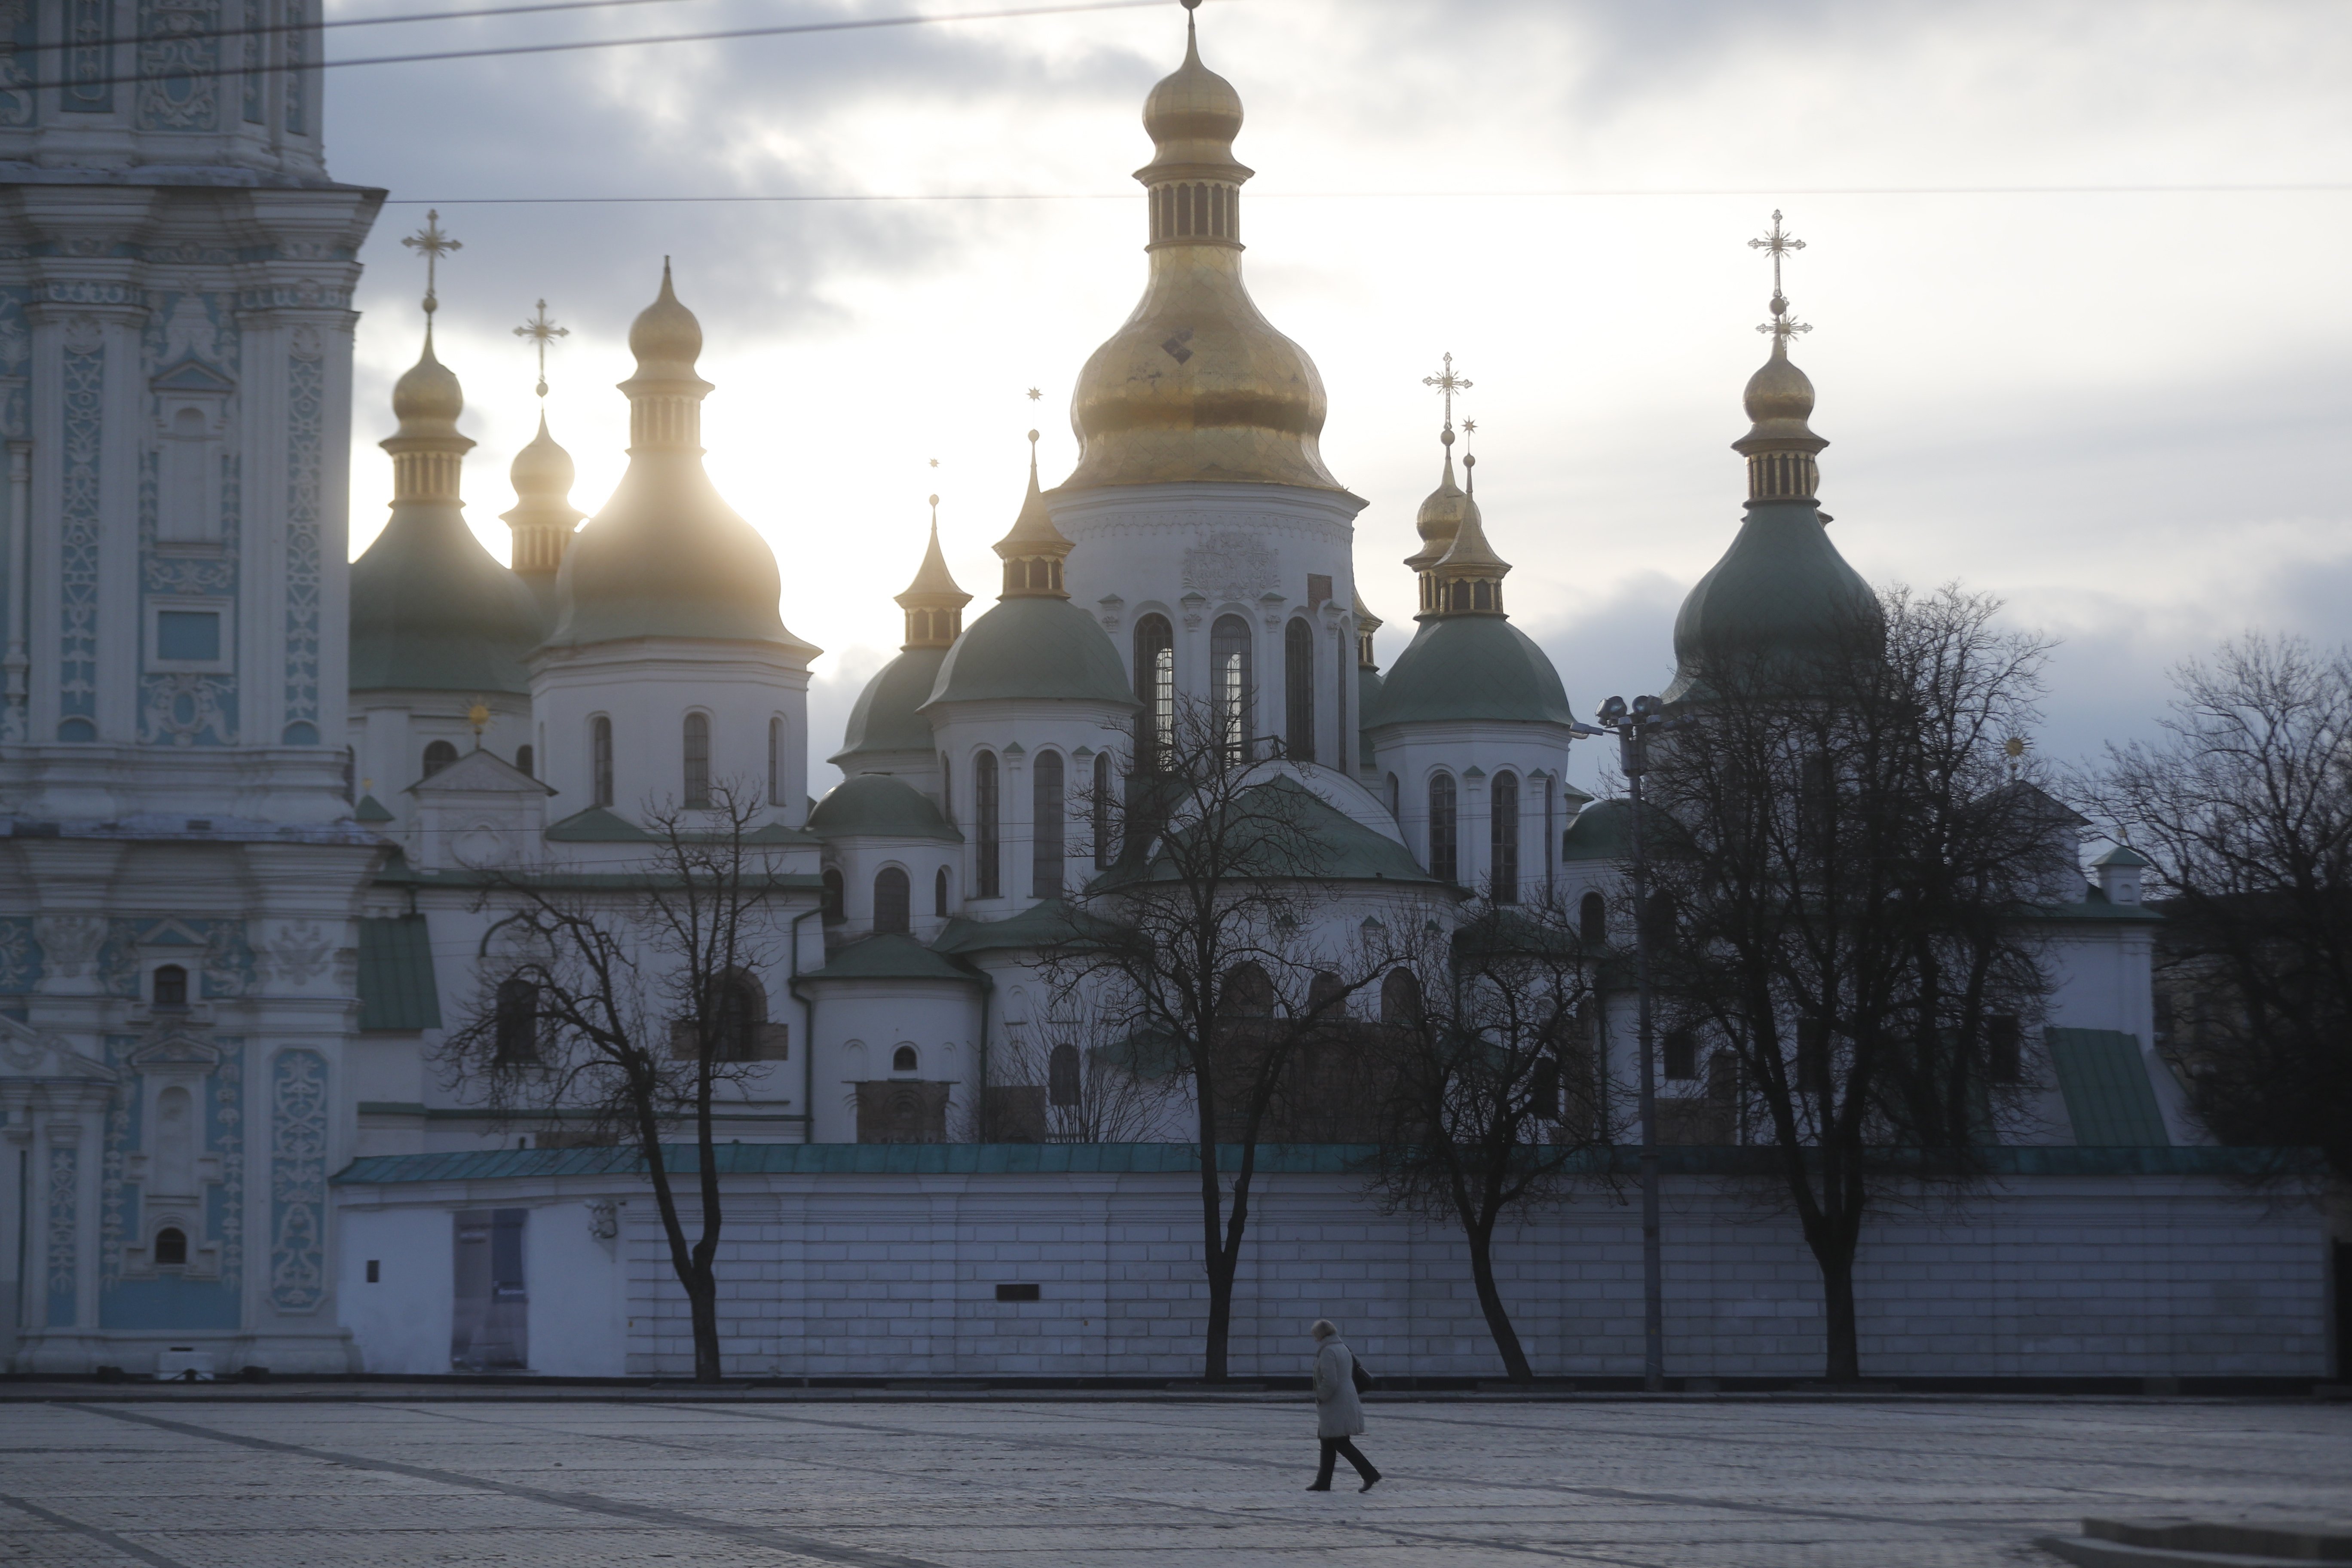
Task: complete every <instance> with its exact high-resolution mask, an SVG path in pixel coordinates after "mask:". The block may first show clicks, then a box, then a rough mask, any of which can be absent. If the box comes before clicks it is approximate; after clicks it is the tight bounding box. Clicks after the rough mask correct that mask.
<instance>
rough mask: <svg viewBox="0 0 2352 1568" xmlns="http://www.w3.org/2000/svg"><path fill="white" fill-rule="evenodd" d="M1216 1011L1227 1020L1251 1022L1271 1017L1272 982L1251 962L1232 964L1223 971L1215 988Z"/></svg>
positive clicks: (1272, 1003)
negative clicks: (1221, 978) (1223, 975)
mask: <svg viewBox="0 0 2352 1568" xmlns="http://www.w3.org/2000/svg"><path fill="white" fill-rule="evenodd" d="M1217 1013H1218V1015H1219V1016H1221V1017H1223V1018H1225V1019H1227V1020H1231V1021H1255V1020H1257V1019H1261V1018H1271V1017H1273V1016H1274V982H1273V981H1271V980H1269V979H1267V978H1266V974H1265V970H1263V969H1261V968H1259V967H1258V966H1257V965H1256V964H1255V963H1236V964H1234V966H1233V967H1232V968H1231V969H1228V970H1226V971H1225V983H1224V984H1223V985H1222V986H1220V987H1219V988H1218V992H1217Z"/></svg>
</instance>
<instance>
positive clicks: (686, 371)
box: [629, 256, 702, 381]
mask: <svg viewBox="0 0 2352 1568" xmlns="http://www.w3.org/2000/svg"><path fill="white" fill-rule="evenodd" d="M629 352H630V353H632V354H635V356H636V360H637V374H638V376H639V377H641V378H643V379H646V380H655V379H660V378H667V379H670V380H676V381H692V380H698V379H699V378H698V377H697V376H696V375H695V374H694V362H695V361H697V360H698V359H700V358H701V357H702V323H701V322H700V321H698V320H696V319H695V314H694V312H693V311H691V310H688V309H687V308H686V307H685V306H684V305H681V304H679V303H678V301H677V293H676V292H675V291H674V290H673V289H671V288H670V281H669V258H668V257H667V256H665V257H663V258H662V280H661V292H660V293H659V294H658V295H656V297H655V299H654V302H653V303H652V304H650V305H648V306H646V308H645V309H644V310H640V311H638V312H637V319H636V320H635V321H632V322H630V323H629Z"/></svg>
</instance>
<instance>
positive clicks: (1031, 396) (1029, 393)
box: [1023, 386, 1045, 403]
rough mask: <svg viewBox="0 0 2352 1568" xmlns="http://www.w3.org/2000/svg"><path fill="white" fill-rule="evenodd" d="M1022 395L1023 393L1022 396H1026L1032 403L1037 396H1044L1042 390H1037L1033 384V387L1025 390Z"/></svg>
mask: <svg viewBox="0 0 2352 1568" xmlns="http://www.w3.org/2000/svg"><path fill="white" fill-rule="evenodd" d="M1023 395H1024V397H1026V398H1028V399H1029V401H1030V402H1032V403H1034V402H1036V401H1037V400H1038V399H1039V398H1041V397H1043V396H1045V394H1044V393H1043V392H1041V391H1039V390H1038V389H1037V388H1036V387H1034V386H1033V387H1031V388H1030V389H1029V390H1028V391H1027V392H1025V393H1024V394H1023Z"/></svg>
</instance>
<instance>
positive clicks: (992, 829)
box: [971, 752, 1003, 899]
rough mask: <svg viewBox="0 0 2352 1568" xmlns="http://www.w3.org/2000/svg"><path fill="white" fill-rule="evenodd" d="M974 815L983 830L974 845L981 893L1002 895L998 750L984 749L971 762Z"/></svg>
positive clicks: (984, 894)
mask: <svg viewBox="0 0 2352 1568" xmlns="http://www.w3.org/2000/svg"><path fill="white" fill-rule="evenodd" d="M971 818H972V826H973V827H975V828H977V829H978V830H979V832H978V842H977V843H976V844H974V845H973V851H974V854H973V858H974V859H975V860H976V861H977V865H976V867H975V869H976V870H977V871H978V872H979V877H978V880H979V883H980V896H981V897H982V898H983V899H993V898H998V897H1000V896H1002V894H1003V886H1002V882H1001V878H1000V871H1001V868H1000V867H999V865H998V863H997V862H998V860H999V858H1000V856H1001V853H1002V851H1003V844H1002V843H1001V842H1000V840H999V838H998V834H999V832H1000V830H1001V829H1000V825H999V823H998V820H997V811H996V753H995V752H981V753H980V755H979V756H977V757H974V758H973V759H972V762H971Z"/></svg>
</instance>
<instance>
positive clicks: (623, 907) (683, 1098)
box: [441, 784, 807, 1383]
mask: <svg viewBox="0 0 2352 1568" xmlns="http://www.w3.org/2000/svg"><path fill="white" fill-rule="evenodd" d="M759 799H760V796H759V795H758V794H757V793H756V792H753V791H751V790H746V789H741V788H737V787H731V786H728V785H724V784H721V785H718V786H714V788H713V790H712V794H711V803H710V805H709V808H708V809H701V808H697V809H695V810H693V811H690V812H689V811H684V810H678V809H675V808H671V809H664V810H661V811H658V812H656V813H655V814H654V816H653V820H652V821H651V823H650V824H649V827H650V831H651V835H652V837H653V844H652V845H651V847H650V849H649V853H648V854H647V856H646V859H645V860H644V861H642V862H640V863H639V864H637V865H635V866H634V867H632V868H629V869H628V870H627V871H625V872H618V873H613V872H579V871H571V870H564V869H556V868H530V869H515V868H509V869H503V870H499V871H496V872H492V873H489V874H488V875H489V886H488V889H486V890H485V892H484V894H483V898H482V905H483V907H484V908H485V909H488V910H495V911H502V912H503V915H502V918H501V919H500V920H499V923H498V924H497V926H496V927H495V928H494V929H493V931H492V936H491V940H490V941H489V942H487V943H486V944H485V950H484V964H483V966H482V968H481V969H480V971H479V974H478V980H479V994H478V997H477V1000H476V1003H475V1005H473V1007H472V1008H471V1009H470V1010H469V1014H468V1016H467V1018H466V1020H465V1022H464V1024H463V1025H462V1026H460V1027H459V1028H457V1030H455V1031H454V1032H452V1033H451V1034H450V1036H449V1037H448V1039H447V1040H446V1043H445V1044H444V1045H443V1047H442V1052H441V1059H442V1063H443V1067H444V1069H445V1071H446V1074H447V1075H448V1077H449V1079H450V1080H451V1082H452V1083H453V1085H470V1086H472V1087H474V1088H476V1089H479V1090H480V1091H481V1092H482V1093H483V1094H484V1095H485V1096H486V1098H487V1099H488V1103H489V1104H490V1105H491V1106H492V1107H493V1108H495V1109H496V1110H499V1111H501V1112H504V1113H505V1114H506V1115H507V1116H508V1117H509V1118H510V1119H523V1118H533V1117H549V1118H562V1119H567V1120H584V1121H587V1122H588V1123H589V1125H590V1126H591V1127H592V1128H593V1134H592V1135H593V1136H596V1137H599V1138H600V1139H608V1140H610V1141H611V1142H616V1143H623V1144H633V1145H634V1146H635V1149H636V1151H637V1153H638V1155H639V1157H640V1158H641V1159H642V1160H643V1161H644V1163H645V1168H646V1172H647V1173H648V1174H649V1176H650V1178H651V1180H652V1183H653V1190H654V1204H655V1207H656V1210H657V1211H658V1213H659V1215H660V1217H661V1223H662V1231H663V1235H664V1236H665V1237H666V1238H667V1241H668V1243H669V1254H670V1267H671V1268H672V1270H673V1271H674V1272H675V1273H676V1275H677V1281H678V1285H679V1286H680V1288H681V1289H684V1291H685V1292H686V1299H687V1304H688V1313H689V1315H690V1318H691V1321H692V1324H693V1332H694V1375H695V1380H696V1381H697V1382H698V1383H716V1382H717V1381H719V1282H718V1277H717V1269H716V1260H717V1258H718V1253H719V1228H720V1220H721V1210H720V1204H719V1162H718V1157H717V1156H718V1149H717V1143H716V1140H715V1139H714V1138H713V1136H712V1122H713V1119H714V1114H715V1113H716V1112H717V1111H718V1110H719V1107H720V1102H721V1097H722V1092H723V1091H724V1090H726V1089H730V1087H732V1086H736V1085H740V1083H741V1082H742V1081H743V1079H745V1078H747V1077H748V1076H749V1075H750V1074H751V1073H752V1072H754V1071H756V1070H757V1066H756V1064H757V1063H759V1062H760V1061H761V1060H763V1059H770V1058H780V1057H781V1056H782V1049H781V1048H779V1047H780V1043H781V1040H782V1034H781V1027H782V1026H776V1025H771V1024H770V1023H769V1022H768V1020H767V1016H766V992H765V988H764V987H763V986H762V985H761V983H760V982H759V979H758V974H759V973H760V972H761V971H762V970H765V971H767V972H768V973H770V974H771V975H773V974H775V973H777V972H778V971H779V970H781V969H788V968H789V952H788V949H787V946H786V944H787V942H789V941H790V939H791V926H790V923H789V917H790V914H791V912H792V911H791V910H788V909H787V908H786V907H785V903H786V897H787V887H788V884H787V883H786V882H785V880H784V879H783V872H782V868H781V866H780V865H779V864H778V862H777V860H776V855H777V851H775V850H774V849H772V848H771V847H768V846H767V845H765V844H763V843H761V842H760V841H759V840H758V839H757V837H755V835H756V832H757V828H756V826H755V825H756V824H757V822H758V820H759V818H760V817H761V816H763V815H765V808H764V807H763V806H761V805H760V804H758V803H759ZM803 897H805V895H803ZM802 1048H803V1049H806V1048H807V1043H806V1042H803V1047H802ZM681 1130H690V1131H691V1135H692V1138H693V1141H694V1163H693V1167H692V1174H693V1178H694V1185H695V1197H696V1206H697V1210H698V1213H697V1216H696V1218H697V1225H698V1228H697V1229H696V1231H695V1233H694V1234H693V1235H691V1236H689V1235H688V1228H687V1220H686V1217H685V1215H683V1213H682V1212H681V1207H680V1201H679V1195H678V1193H677V1181H676V1178H677V1175H679V1174H683V1172H678V1171H674V1170H673V1168H672V1165H671V1158H672V1155H671V1153H670V1152H667V1142H668V1140H670V1139H671V1138H672V1137H674V1136H675V1135H676V1134H677V1132H678V1131H681Z"/></svg>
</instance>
